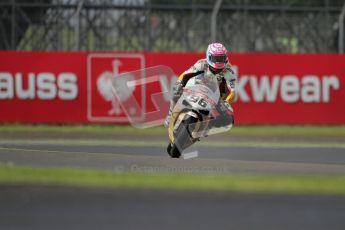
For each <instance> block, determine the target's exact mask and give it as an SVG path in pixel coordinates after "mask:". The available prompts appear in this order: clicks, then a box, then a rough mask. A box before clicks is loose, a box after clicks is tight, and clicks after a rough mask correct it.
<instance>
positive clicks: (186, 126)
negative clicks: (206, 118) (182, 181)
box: [167, 117, 198, 158]
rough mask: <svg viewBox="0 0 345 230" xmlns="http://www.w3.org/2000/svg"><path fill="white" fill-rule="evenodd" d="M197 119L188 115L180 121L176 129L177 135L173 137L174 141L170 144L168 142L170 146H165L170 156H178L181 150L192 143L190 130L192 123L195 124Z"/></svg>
mask: <svg viewBox="0 0 345 230" xmlns="http://www.w3.org/2000/svg"><path fill="white" fill-rule="evenodd" d="M197 121H198V119H197V118H195V117H189V118H187V119H186V120H184V121H183V122H182V124H181V125H180V127H179V128H178V130H177V137H176V138H175V141H174V143H173V144H172V145H171V144H169V146H170V147H169V146H168V148H167V150H168V153H169V155H170V156H171V157H172V158H179V157H180V156H181V153H182V151H183V150H184V149H185V148H186V147H188V146H189V145H190V144H192V142H193V140H192V132H193V129H194V126H193V124H195V123H196V122H197ZM169 150H170V151H169Z"/></svg>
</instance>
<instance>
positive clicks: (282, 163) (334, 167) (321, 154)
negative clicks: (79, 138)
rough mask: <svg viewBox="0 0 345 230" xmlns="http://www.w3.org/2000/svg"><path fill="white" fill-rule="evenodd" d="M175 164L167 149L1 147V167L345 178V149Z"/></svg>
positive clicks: (264, 150)
mask: <svg viewBox="0 0 345 230" xmlns="http://www.w3.org/2000/svg"><path fill="white" fill-rule="evenodd" d="M197 150H198V157H196V158H192V159H188V160H184V159H171V158H169V156H168V155H167V153H166V150H165V147H164V146H126V145H119V146H114V145H112V146H107V145H69V146H68V145H52V144H48V145H35V144H34V145H33V144H1V145H0V162H3V163H6V162H12V163H14V164H17V165H26V166H42V167H51V166H54V167H55V166H72V167H87V168H97V169H106V170H115V171H134V172H146V171H148V172H171V171H178V172H187V173H189V172H191V173H199V172H200V173H202V172H205V173H255V174H272V173H274V174H279V173H282V174H310V173H316V174H345V149H344V148H292V147H205V146H198V147H197Z"/></svg>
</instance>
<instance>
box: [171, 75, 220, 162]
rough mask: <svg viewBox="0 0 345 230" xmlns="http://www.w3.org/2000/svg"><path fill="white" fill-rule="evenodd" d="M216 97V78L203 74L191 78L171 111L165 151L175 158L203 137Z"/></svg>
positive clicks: (215, 112)
mask: <svg viewBox="0 0 345 230" xmlns="http://www.w3.org/2000/svg"><path fill="white" fill-rule="evenodd" d="M219 98H220V92H219V86H218V82H217V79H214V78H208V77H204V76H203V74H201V75H198V76H195V77H193V78H191V79H190V80H189V81H188V82H187V84H186V86H185V87H184V88H183V92H182V95H181V97H180V98H179V100H178V101H177V102H176V105H175V107H174V109H173V111H172V115H171V118H170V122H169V127H168V134H169V144H168V147H167V152H168V154H169V155H170V156H171V157H172V158H179V157H180V156H181V153H182V152H183V150H185V149H186V148H188V147H190V146H191V145H193V144H194V143H195V142H197V141H199V140H200V138H201V137H205V136H206V132H207V131H208V125H209V122H210V121H211V120H212V119H214V118H215V117H216V116H217V113H218V112H217V109H216V108H217V104H218V101H219Z"/></svg>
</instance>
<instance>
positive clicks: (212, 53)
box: [206, 43, 228, 69]
mask: <svg viewBox="0 0 345 230" xmlns="http://www.w3.org/2000/svg"><path fill="white" fill-rule="evenodd" d="M226 53H227V50H226V48H225V46H224V45H223V44H221V43H212V44H210V45H208V47H207V51H206V60H207V63H208V64H209V65H210V66H212V67H213V68H214V69H224V67H225V64H226V63H227V62H228V57H227V56H226Z"/></svg>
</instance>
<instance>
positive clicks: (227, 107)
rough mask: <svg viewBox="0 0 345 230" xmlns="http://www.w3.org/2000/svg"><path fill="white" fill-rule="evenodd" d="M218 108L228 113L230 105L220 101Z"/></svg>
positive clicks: (223, 112)
mask: <svg viewBox="0 0 345 230" xmlns="http://www.w3.org/2000/svg"><path fill="white" fill-rule="evenodd" d="M219 109H220V111H221V113H222V114H226V113H228V111H229V110H230V111H232V107H231V105H230V104H229V103H228V102H227V101H221V102H220V104H219Z"/></svg>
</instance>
